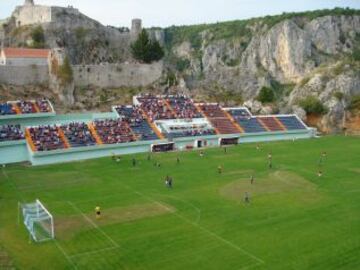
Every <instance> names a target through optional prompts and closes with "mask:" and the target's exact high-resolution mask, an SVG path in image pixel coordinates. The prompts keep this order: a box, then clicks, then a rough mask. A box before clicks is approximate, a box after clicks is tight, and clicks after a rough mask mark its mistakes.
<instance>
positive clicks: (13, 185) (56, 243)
mask: <svg viewBox="0 0 360 270" xmlns="http://www.w3.org/2000/svg"><path fill="white" fill-rule="evenodd" d="M1 171H2V174H3V175H4V176H5V178H6V179H8V180H9V181H10V183H11V185H12V187H13V188H14V189H15V191H16V192H17V194H18V195H19V197H20V198H21V200H22V201H23V202H24V197H23V195H22V192H21V191H20V190H19V188H18V187H17V186H16V185H15V183H14V182H13V181H12V180H11V179H10V178H9V176H8V175H7V173H6V172H5V170H4V168H2V169H1ZM54 243H55V245H56V247H57V248H58V249H59V250H60V252H61V254H63V255H64V257H65V259H66V260H67V261H68V262H69V264H70V265H71V266H72V267H73V268H74V269H76V270H77V267H76V265H75V264H74V262H73V261H72V260H71V258H70V257H69V255H68V254H67V253H66V252H65V250H64V249H63V248H62V247H61V246H60V244H59V243H58V241H57V240H56V239H54Z"/></svg>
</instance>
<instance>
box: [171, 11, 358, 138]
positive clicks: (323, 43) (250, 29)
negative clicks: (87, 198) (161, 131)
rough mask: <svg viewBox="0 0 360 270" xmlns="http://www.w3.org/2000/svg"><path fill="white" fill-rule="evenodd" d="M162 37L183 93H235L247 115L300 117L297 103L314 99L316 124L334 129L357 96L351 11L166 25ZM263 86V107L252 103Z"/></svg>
mask: <svg viewBox="0 0 360 270" xmlns="http://www.w3.org/2000/svg"><path fill="white" fill-rule="evenodd" d="M166 34H167V42H168V43H167V45H168V62H169V63H171V64H172V66H173V68H174V72H176V73H177V75H178V77H180V78H183V79H184V80H185V82H186V85H187V86H188V87H189V88H190V89H193V90H197V91H198V92H199V90H200V92H212V91H213V89H218V91H219V89H221V90H222V91H224V92H228V93H230V94H231V95H232V96H234V95H238V96H241V98H242V99H243V101H246V104H247V105H249V106H250V107H252V108H253V110H254V111H255V113H256V112H261V113H272V112H276V113H278V112H279V113H290V112H294V111H295V112H297V113H298V114H300V115H301V116H302V117H303V118H304V119H305V120H306V116H307V114H306V112H305V111H304V110H303V109H302V108H301V106H300V105H299V104H300V103H301V101H302V100H304V99H306V97H308V96H314V97H315V98H316V99H318V100H319V101H320V102H321V103H322V105H323V106H324V108H325V109H324V112H323V115H318V116H321V117H318V120H319V121H317V123H316V124H317V125H318V127H319V128H321V129H322V130H324V131H327V132H336V131H339V130H341V129H342V128H344V125H345V122H346V119H345V118H346V117H345V114H346V113H347V111H348V110H349V107H350V106H351V102H352V100H353V99H354V97H357V96H358V95H360V63H359V61H360V12H359V11H355V10H343V9H335V10H331V11H318V12H310V13H303V14H284V15H282V16H277V17H266V18H261V19H253V20H249V21H237V22H229V23H223V24H216V25H204V26H197V27H179V28H176V27H173V28H170V29H167V30H166ZM263 87H267V88H269V89H271V90H272V91H273V92H274V95H275V97H276V98H275V100H273V101H271V102H269V104H259V102H257V101H256V98H257V97H258V95H259V92H260V90H261V89H262V88H263ZM303 107H304V106H303ZM308 114H309V112H308ZM309 116H310V117H311V116H312V115H309ZM344 119H345V120H344Z"/></svg>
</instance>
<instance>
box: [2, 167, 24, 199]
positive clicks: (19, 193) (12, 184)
mask: <svg viewBox="0 0 360 270" xmlns="http://www.w3.org/2000/svg"><path fill="white" fill-rule="evenodd" d="M1 171H2V174H3V175H4V177H5V178H6V179H7V180H8V181H9V183H10V184H11V186H12V188H13V189H14V190H15V192H16V193H17V195H18V196H19V197H20V199H21V202H25V200H24V196H23V194H22V192H21V191H20V189H19V188H18V186H17V185H16V183H15V182H14V181H13V180H12V179H11V178H10V177H9V176H8V174H7V173H6V171H5V169H4V168H1Z"/></svg>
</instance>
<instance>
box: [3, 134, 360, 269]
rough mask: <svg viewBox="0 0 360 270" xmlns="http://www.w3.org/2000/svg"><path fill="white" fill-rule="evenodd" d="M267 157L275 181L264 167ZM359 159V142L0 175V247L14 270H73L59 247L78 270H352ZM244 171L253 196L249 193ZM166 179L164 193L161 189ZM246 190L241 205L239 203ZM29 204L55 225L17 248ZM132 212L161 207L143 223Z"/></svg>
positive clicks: (358, 232) (359, 245) (359, 248)
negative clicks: (99, 216) (170, 183)
mask: <svg viewBox="0 0 360 270" xmlns="http://www.w3.org/2000/svg"><path fill="white" fill-rule="evenodd" d="M270 150H272V151H273V156H274V166H275V168H274V171H275V174H274V173H269V170H268V169H267V168H266V165H267V163H266V156H267V153H268V151H270ZM323 150H326V151H327V152H328V157H327V160H326V162H325V165H324V172H325V175H324V177H323V178H322V179H319V178H318V177H317V176H316V175H315V172H316V170H317V162H318V157H319V153H320V152H321V151H323ZM359 151H360V144H359V139H358V138H350V137H347V138H345V137H328V138H323V139H314V140H305V141H296V142H277V143H269V144H265V145H263V148H262V150H261V151H256V150H255V146H254V145H253V144H247V145H241V146H237V147H233V148H231V149H229V151H228V153H227V154H226V155H225V154H224V153H223V151H222V150H221V149H211V150H207V151H206V156H205V157H204V158H203V159H201V158H200V157H199V156H198V154H197V153H196V152H190V153H181V164H180V165H176V162H175V159H176V154H175V153H167V154H161V155H156V157H155V158H156V159H157V160H159V161H160V162H161V164H162V167H161V168H154V166H153V165H152V162H148V161H147V160H146V155H139V156H138V159H139V163H140V164H139V166H138V167H137V168H132V167H131V156H127V157H124V158H123V160H122V161H121V163H120V164H116V163H113V162H112V161H110V158H106V159H100V160H92V161H87V162H80V163H71V164H65V165H64V164H63V165H55V166H46V167H36V168H35V167H34V168H26V167H23V166H9V167H7V168H6V169H5V170H3V171H2V172H1V174H0V197H1V198H0V209H1V211H0V221H1V222H0V245H3V246H4V247H5V248H6V250H7V251H8V253H9V254H10V255H11V256H12V258H13V261H14V263H15V264H16V265H17V266H18V267H19V268H20V269H72V267H71V264H70V263H69V261H68V260H67V259H66V258H65V256H64V254H63V253H62V251H60V249H62V250H63V252H65V253H66V254H67V256H74V255H75V256H74V257H68V259H69V260H70V261H71V262H72V263H73V264H75V265H76V266H77V267H78V269H229V270H233V269H243V268H244V267H251V269H326V270H328V269H351V270H353V269H359V268H360V261H359V256H358V255H359V252H360V229H359V228H360V217H359V212H360V196H359V192H360V182H359V180H358V179H360V177H359V174H360V167H359ZM220 164H222V165H223V166H224V174H223V175H221V176H219V175H218V174H217V169H216V168H217V166H218V165H220ZM252 170H255V171H256V173H255V175H256V183H255V187H249V185H248V177H249V174H250V172H251V171H252ZM167 173H170V174H171V176H173V177H174V182H175V187H174V189H173V190H167V189H166V188H164V185H163V178H164V176H165V175H166V174H167ZM275 175H280V176H282V178H276V177H275ZM6 176H7V177H6ZM272 181H273V182H272ZM272 183H273V184H272ZM246 189H251V194H252V203H251V205H244V203H243V202H242V201H241V199H242V197H243V192H245V191H246ZM237 192H238V196H237ZM227 194H228V196H227ZM35 198H40V199H41V200H42V201H43V202H44V203H45V204H46V205H47V207H48V208H49V209H50V211H51V212H52V213H53V214H54V215H55V219H56V220H57V222H58V223H59V224H58V225H57V229H58V230H57V237H58V239H57V242H56V243H54V242H50V243H46V244H38V245H37V244H28V238H27V233H26V231H25V229H24V227H23V226H22V225H21V226H20V227H18V226H16V220H17V211H16V205H17V202H18V201H19V200H24V201H27V202H28V201H32V200H34V199H35ZM159 203H160V204H159ZM96 205H100V206H101V207H102V209H103V212H104V214H106V213H107V212H111V215H115V216H112V219H113V220H112V222H110V221H107V219H106V218H105V217H104V219H103V220H101V221H99V222H97V221H93V209H94V207H95V206H96ZM134 205H135V206H134ZM156 205H157V207H156ZM141 206H143V207H144V209H145V210H144V211H143V212H147V211H150V210H149V209H152V210H151V211H155V212H156V211H157V210H156V208H162V207H163V209H162V210H159V211H162V213H161V214H159V215H153V216H151V215H150V214H149V215H148V216H146V215H144V213H143V212H141V210H139V209H141ZM129 207H130V208H129ZM164 207H165V208H164ZM166 207H168V208H166ZM117 209H118V210H117ZM119 209H120V210H119ZM165 210H169V211H168V212H167V213H166V211H165ZM170 210H171V211H170ZM173 210H175V212H173ZM80 211H81V212H83V213H86V214H87V215H88V216H87V218H85V217H84V216H82V215H81V213H80ZM109 215H110V214H109ZM142 215H143V218H141V216H142ZM129 216H130V217H129ZM89 218H91V219H92V221H91V222H96V223H97V224H99V226H100V230H98V229H95V228H94V227H93V225H92V224H91V222H90V221H89V220H88V219H89ZM117 218H118V219H119V220H121V222H114V219H115V221H116V219H117ZM71 228H73V230H72V229H71ZM103 248H105V250H103V251H102V252H95V253H89V254H84V255H80V254H81V253H83V252H89V251H90V252H91V251H94V250H95V251H96V250H98V249H103Z"/></svg>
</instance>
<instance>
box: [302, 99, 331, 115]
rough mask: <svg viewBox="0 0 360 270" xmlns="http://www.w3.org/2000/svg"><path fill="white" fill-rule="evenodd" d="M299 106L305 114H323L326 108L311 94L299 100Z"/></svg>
mask: <svg viewBox="0 0 360 270" xmlns="http://www.w3.org/2000/svg"><path fill="white" fill-rule="evenodd" d="M300 106H301V107H302V108H303V109H304V110H305V111H306V113H307V114H314V115H323V114H325V113H327V108H326V107H325V106H324V105H323V104H322V103H321V101H320V100H319V99H318V98H316V97H313V96H308V97H306V98H305V99H303V100H302V101H300Z"/></svg>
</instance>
